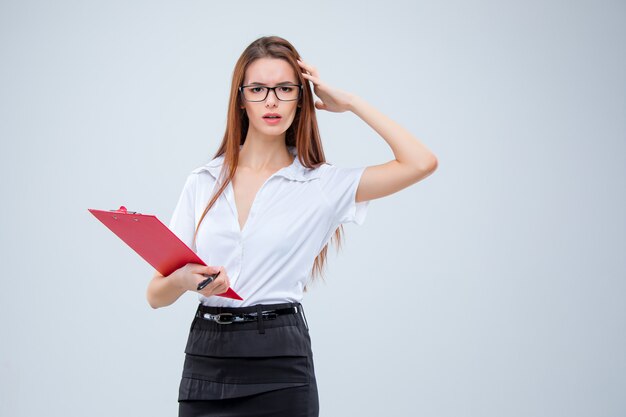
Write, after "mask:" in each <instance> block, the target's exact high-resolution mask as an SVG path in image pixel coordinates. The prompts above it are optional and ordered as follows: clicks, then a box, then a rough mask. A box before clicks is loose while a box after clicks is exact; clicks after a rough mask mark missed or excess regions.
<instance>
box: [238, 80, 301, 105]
mask: <svg viewBox="0 0 626 417" xmlns="http://www.w3.org/2000/svg"><path fill="white" fill-rule="evenodd" d="M246 87H260V88H267V91H265V97H263V100H248V99H247V98H246V96H245V94H244V93H243V89H244V88H246ZM280 87H298V97H296V98H294V99H292V100H283V99H281V98H280V97H278V94H276V89H277V88H280ZM270 90H274V95H275V96H276V98H277V99H278V100H279V101H296V100H299V99H300V96H301V95H302V84H282V85H275V86H274V87H268V86H266V85H257V84H249V85H242V86H241V87H239V92H240V93H241V97H243V99H244V100H246V101H249V102H250V103H259V102H261V101H265V100H267V97H268V96H269V95H270Z"/></svg>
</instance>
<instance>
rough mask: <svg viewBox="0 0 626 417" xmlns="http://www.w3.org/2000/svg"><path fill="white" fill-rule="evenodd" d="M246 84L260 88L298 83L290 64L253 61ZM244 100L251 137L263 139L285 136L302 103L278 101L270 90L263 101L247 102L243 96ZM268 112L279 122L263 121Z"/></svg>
mask: <svg viewBox="0 0 626 417" xmlns="http://www.w3.org/2000/svg"><path fill="white" fill-rule="evenodd" d="M243 81H244V82H243V85H251V84H255V83H258V85H259V86H261V87H262V86H266V87H274V86H278V85H279V84H282V83H289V84H295V85H297V84H299V81H298V78H297V77H296V74H295V72H294V70H293V68H291V66H290V65H289V64H288V63H287V61H285V60H283V59H277V58H259V59H256V60H254V61H253V62H252V63H251V64H250V65H249V66H248V68H247V70H246V75H245V78H244V80H243ZM279 88H280V87H279ZM292 88H297V87H292ZM255 91H259V90H258V89H257V90H255ZM261 98H262V96H261ZM241 99H242V100H243V105H244V106H245V107H244V108H245V110H246V113H247V115H248V119H249V121H250V123H249V127H248V134H255V135H261V136H284V133H285V132H286V131H287V129H288V128H289V126H291V123H292V122H293V119H294V118H295V115H296V110H297V107H298V103H299V101H300V100H301V98H299V99H298V100H294V101H281V100H278V98H277V97H276V94H275V90H272V91H270V92H269V94H268V95H267V98H266V99H265V100H264V101H258V102H252V101H246V100H245V99H244V98H243V97H241ZM267 113H275V114H278V115H280V119H268V118H264V116H265V115H266V114H267Z"/></svg>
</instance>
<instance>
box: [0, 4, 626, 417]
mask: <svg viewBox="0 0 626 417" xmlns="http://www.w3.org/2000/svg"><path fill="white" fill-rule="evenodd" d="M267 35H278V36H282V37H284V38H286V39H288V40H289V41H290V42H292V43H293V44H294V45H295V47H296V48H297V49H298V51H299V53H300V54H301V56H302V57H303V58H304V60H305V61H307V62H308V63H310V64H312V65H314V66H316V67H317V68H318V70H319V72H320V75H321V78H322V79H323V80H324V81H325V82H327V83H329V84H330V85H332V86H335V87H337V88H340V89H342V90H345V91H350V92H353V93H355V94H358V95H360V96H361V97H363V98H364V99H365V100H367V101H368V102H369V103H370V104H372V105H373V106H375V107H376V108H377V109H379V110H380V111H381V112H382V113H384V114H385V115H387V116H389V117H390V118H392V119H393V120H394V121H396V122H398V123H399V124H401V125H402V126H403V127H405V128H406V129H408V130H409V131H410V132H412V133H413V134H414V135H415V136H416V137H417V138H418V139H419V140H420V141H422V142H423V143H424V144H425V145H426V146H427V147H428V148H429V149H430V150H432V151H433V152H434V153H435V155H436V156H437V158H438V161H439V167H438V170H437V171H436V172H435V173H434V174H433V175H432V176H430V177H428V178H426V179H425V180H423V181H421V182H418V183H417V184H415V185H413V186H411V187H409V188H407V189H405V190H403V191H401V192H399V193H397V194H394V195H391V196H388V197H386V198H382V199H378V200H372V202H371V203H370V207H369V211H368V213H367V217H366V221H365V223H364V224H363V225H362V226H356V225H353V224H351V225H346V226H345V227H344V231H345V245H344V246H343V249H342V250H341V251H340V252H339V253H337V252H336V249H335V247H334V246H330V250H329V263H328V267H327V274H326V279H325V281H324V282H322V281H319V282H318V283H317V284H315V285H313V286H312V287H311V290H310V292H308V293H306V294H305V298H304V300H303V304H304V307H305V312H306V315H307V318H308V321H309V325H310V328H311V330H310V332H311V337H312V347H313V352H314V360H315V365H316V372H317V377H318V387H319V394H320V410H321V413H320V415H321V416H325V417H330V416H443V417H448V416H449V417H460V416H480V417H492V416H493V417H496V416H498V417H500V416H520V417H522V416H523V417H528V416H546V417H548V416H550V417H554V416H568V417H575V416H593V417H601V416H623V415H625V414H626V396H624V392H626V303H625V295H626V282H625V279H626V256H625V253H626V49H625V48H624V39H626V4H625V3H624V2H623V1H591V0H589V1H554V0H550V1H545V0H542V1H536V0H533V1H525V2H522V1H517V2H512V1H503V2H495V1H437V2H430V1H428V2H427V1H386V2H367V1H342V2H319V1H318V2H285V1H274V2H271V3H261V2H257V1H233V2H214V1H208V0H205V1H111V0H109V1H78V0H76V1H69V0H58V1H31V0H19V1H18V0H14V1H7V0H3V1H1V2H0V139H1V148H0V158H1V160H0V162H1V163H0V174H1V176H2V181H1V187H2V188H1V190H0V191H1V196H2V197H1V198H2V200H1V201H2V205H1V208H0V210H1V213H0V214H1V216H0V233H1V236H2V240H1V244H2V246H1V248H0V254H1V256H2V259H1V261H2V278H1V280H0V282H1V288H0V329H2V330H1V335H2V341H1V342H0V415H2V416H12V417H23V416H41V415H45V416H64V417H70V416H85V415H90V416H155V417H156V416H174V415H176V414H177V409H178V404H177V402H176V400H177V394H178V384H179V380H180V375H181V372H182V364H183V360H184V353H183V350H184V346H185V343H186V338H187V334H188V330H189V325H190V323H191V319H192V316H193V313H194V311H195V307H196V304H197V294H195V293H187V294H185V295H183V296H182V297H181V298H180V299H179V300H178V302H176V303H175V304H173V305H171V306H169V307H167V308H162V309H158V310H153V309H152V308H150V306H149V305H148V303H147V301H146V298H145V291H146V287H147V284H148V282H149V280H150V278H151V277H152V273H153V269H152V267H150V266H149V265H148V264H147V263H146V262H144V261H143V260H142V259H141V258H140V257H139V256H137V255H136V254H135V253H134V252H133V251H132V250H131V249H130V248H129V247H127V246H126V245H125V244H123V242H121V241H120V240H119V239H118V238H117V237H116V236H115V235H114V234H113V233H111V232H110V231H109V230H108V229H106V228H105V227H104V226H103V225H102V224H101V223H100V222H99V221H98V220H97V219H96V218H95V217H93V216H92V215H91V214H90V213H89V212H88V211H87V209H88V208H97V209H116V208H118V207H119V206H120V205H125V206H126V207H128V209H129V210H134V211H139V212H141V213H150V214H155V215H157V216H158V217H159V218H160V219H161V220H162V221H164V222H167V221H169V218H170V216H171V214H172V211H173V209H174V206H175V203H176V200H177V198H178V196H179V193H180V191H181V190H182V186H183V183H184V180H185V178H186V176H187V175H188V173H189V172H190V171H191V170H193V169H194V168H196V167H197V166H200V165H202V164H204V163H206V162H207V161H208V160H209V159H210V158H211V157H212V155H213V154H214V153H215V151H216V150H217V146H218V145H219V143H220V141H221V140H222V136H223V134H224V127H225V121H226V105H227V100H228V92H229V88H230V83H231V76H232V70H233V68H234V65H235V62H236V60H237V58H238V57H239V56H240V54H241V53H242V51H243V50H244V49H245V47H246V46H247V45H248V44H249V43H251V42H252V41H253V40H255V39H256V38H258V37H260V36H267ZM317 113H318V118H319V127H320V130H321V134H322V141H323V143H324V149H325V152H326V157H327V160H328V161H329V162H331V163H334V164H336V165H339V166H346V167H350V166H364V165H376V164H381V163H384V162H387V161H389V160H391V159H393V158H394V155H393V153H392V152H391V149H390V148H389V147H388V145H387V144H386V142H385V141H384V140H383V139H382V138H381V137H380V136H379V135H378V134H376V132H375V131H373V130H372V129H371V128H370V127H369V126H368V125H367V124H366V123H364V122H363V121H362V120H361V119H359V118H358V117H357V116H356V115H354V114H352V113H329V112H324V111H318V112H317Z"/></svg>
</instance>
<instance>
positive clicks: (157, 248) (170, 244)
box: [88, 206, 243, 300]
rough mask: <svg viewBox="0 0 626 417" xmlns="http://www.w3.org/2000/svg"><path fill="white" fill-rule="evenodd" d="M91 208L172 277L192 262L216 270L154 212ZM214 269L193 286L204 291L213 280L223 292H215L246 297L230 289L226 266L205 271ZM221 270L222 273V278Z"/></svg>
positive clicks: (97, 216)
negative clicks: (142, 212) (207, 264)
mask: <svg viewBox="0 0 626 417" xmlns="http://www.w3.org/2000/svg"><path fill="white" fill-rule="evenodd" d="M88 210H89V211H90V212H91V214H93V215H94V216H95V217H96V218H97V219H98V220H100V221H101V222H102V223H103V224H104V225H105V226H106V227H108V228H109V229H110V230H111V231H112V232H113V233H115V234H116V235H117V236H118V237H119V238H120V239H122V240H123V241H124V242H125V243H126V244H127V245H128V246H130V247H131V248H132V249H133V250H134V251H135V252H137V254H139V255H140V256H141V257H142V258H143V259H144V260H145V261H146V262H148V263H149V264H150V265H152V266H153V267H154V268H155V269H156V270H157V271H158V272H159V273H160V274H161V275H163V276H169V275H170V274H172V273H173V272H174V271H176V270H178V269H183V268H185V267H186V266H188V264H197V266H199V267H203V268H212V269H211V271H215V267H207V266H206V264H205V263H204V261H202V259H200V258H199V257H198V255H197V254H196V253H195V252H194V251H193V250H191V248H189V247H188V246H187V245H186V244H185V243H184V242H183V241H182V240H180V239H179V238H178V236H176V234H175V233H174V232H172V231H171V230H170V229H169V228H168V227H167V226H166V225H165V224H163V223H162V222H161V221H160V220H159V219H158V218H157V217H156V216H154V215H151V214H140V213H137V212H134V211H127V210H126V207H124V206H121V207H120V208H119V209H117V210H96V209H88ZM211 271H206V270H205V271H202V272H200V274H201V275H203V276H204V277H205V279H204V280H202V281H201V282H197V279H196V282H195V283H194V285H193V286H189V287H190V288H191V289H196V290H197V291H202V290H203V289H205V288H206V287H207V286H208V285H210V284H211V282H216V285H215V286H214V287H215V288H213V290H214V291H222V292H219V293H218V292H215V293H213V295H217V296H220V297H226V298H232V299H235V300H243V298H241V297H240V296H239V294H237V293H236V292H235V291H234V290H233V289H232V288H230V283H229V280H228V276H227V275H226V271H223V267H219V268H218V271H217V272H212V273H209V274H206V273H205V272H211ZM222 272H223V273H222ZM197 273H198V272H196V274H197ZM220 273H222V274H221V275H222V276H221V277H220V278H218V275H220ZM183 278H184V276H183ZM211 292H213V291H211Z"/></svg>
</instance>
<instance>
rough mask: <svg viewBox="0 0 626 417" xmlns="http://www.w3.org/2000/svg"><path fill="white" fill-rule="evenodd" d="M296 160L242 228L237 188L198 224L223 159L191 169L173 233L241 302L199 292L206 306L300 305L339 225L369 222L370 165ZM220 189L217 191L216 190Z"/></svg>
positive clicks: (269, 183)
mask: <svg viewBox="0 0 626 417" xmlns="http://www.w3.org/2000/svg"><path fill="white" fill-rule="evenodd" d="M288 150H289V152H290V153H291V154H292V155H294V156H296V158H295V159H294V161H293V163H292V164H291V165H289V166H287V167H284V168H281V169H280V170H279V171H277V172H275V173H274V174H272V176H271V177H269V178H268V179H267V180H266V181H265V183H264V184H263V185H262V186H261V188H260V189H259V191H258V192H257V194H256V196H255V198H254V201H253V202H252V206H251V208H250V211H249V215H248V219H247V220H246V222H245V224H244V227H243V230H241V229H240V226H239V221H238V215H237V206H236V205H235V198H234V192H233V187H232V183H229V184H228V186H227V187H226V189H225V190H224V193H222V195H221V196H220V197H219V198H218V199H217V201H216V202H215V204H214V205H213V207H211V210H209V211H208V213H207V214H206V216H205V217H204V219H203V220H202V224H201V225H200V229H199V230H198V236H197V238H196V244H197V245H196V246H195V247H194V246H193V244H192V239H193V235H194V231H195V227H196V225H197V222H198V221H199V220H200V216H201V215H202V213H203V212H204V209H205V208H206V206H207V204H208V202H209V201H210V199H211V197H212V196H213V192H216V191H217V189H218V187H215V186H216V185H217V179H218V178H219V175H220V172H221V168H222V165H223V160H224V155H221V156H219V157H217V158H214V159H213V160H211V161H210V162H208V163H207V164H205V165H203V166H201V167H199V168H196V169H195V170H193V171H192V172H191V173H190V174H189V176H188V177H187V180H186V181H185V185H184V187H183V190H182V193H181V194H180V197H179V199H178V203H177V205H176V208H175V209H174V212H173V214H172V217H171V220H170V223H169V228H170V229H171V230H172V231H173V232H174V233H175V234H176V235H177V236H178V237H179V238H180V239H181V240H182V241H183V242H185V243H186V244H187V246H189V247H190V248H192V249H193V250H194V252H196V253H197V254H198V256H199V257H200V258H201V259H202V260H203V261H204V262H205V263H206V264H207V265H211V266H224V268H225V270H226V273H227V274H228V277H229V279H230V286H231V288H232V289H233V290H235V291H236V292H237V293H238V294H239V295H240V296H241V297H242V298H243V300H233V299H230V298H225V297H219V296H211V297H205V296H203V295H202V294H198V298H199V300H200V302H202V303H203V304H204V305H207V306H220V307H244V306H250V305H254V304H272V303H284V302H301V301H302V297H303V288H304V286H305V284H306V283H307V282H308V281H309V280H310V279H311V278H312V276H311V270H312V268H313V262H314V261H315V258H316V257H317V255H319V253H320V251H321V250H322V248H323V247H324V246H325V245H326V244H327V243H328V242H329V241H330V238H331V237H332V235H333V234H334V232H335V230H336V229H337V227H339V225H340V224H345V223H355V224H357V225H361V224H363V222H364V220H365V216H366V213H367V208H368V206H369V201H362V202H359V203H356V202H355V196H356V190H357V187H358V184H359V181H360V179H361V175H362V174H363V171H364V170H365V167H355V168H339V167H336V166H334V165H331V164H328V163H325V164H323V165H321V166H319V167H318V168H316V169H311V168H306V167H305V166H303V165H302V164H301V163H300V161H299V160H298V158H297V155H296V152H297V151H296V148H295V146H290V147H288ZM214 187H215V188H214Z"/></svg>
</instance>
